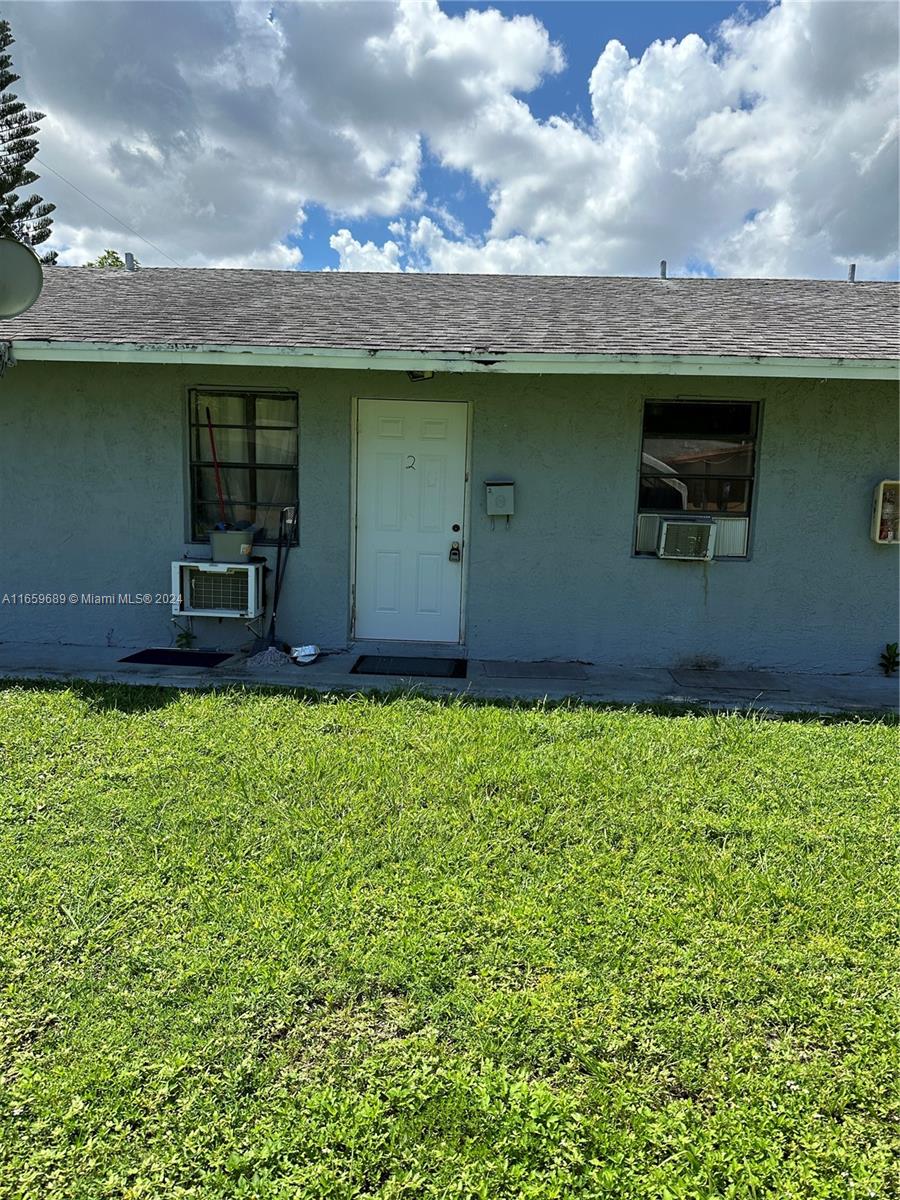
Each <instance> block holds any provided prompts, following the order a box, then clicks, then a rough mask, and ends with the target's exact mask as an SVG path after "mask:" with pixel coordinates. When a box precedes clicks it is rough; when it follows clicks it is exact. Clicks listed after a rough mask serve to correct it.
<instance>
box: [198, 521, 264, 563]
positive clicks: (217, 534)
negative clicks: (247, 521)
mask: <svg viewBox="0 0 900 1200" xmlns="http://www.w3.org/2000/svg"><path fill="white" fill-rule="evenodd" d="M209 544H210V546H212V560H213V562H220V563H245V562H247V560H248V559H249V558H250V555H251V554H252V553H253V530H252V529H211V530H210V531H209Z"/></svg>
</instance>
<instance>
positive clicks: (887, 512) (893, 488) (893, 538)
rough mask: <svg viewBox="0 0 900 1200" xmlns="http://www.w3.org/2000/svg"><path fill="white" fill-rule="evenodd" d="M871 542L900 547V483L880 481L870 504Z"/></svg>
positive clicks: (888, 480) (896, 481) (887, 480)
mask: <svg viewBox="0 0 900 1200" xmlns="http://www.w3.org/2000/svg"><path fill="white" fill-rule="evenodd" d="M872 541H873V542H877V543H878V544H879V546H890V545H900V481H898V480H896V479H882V481H881V483H879V484H878V486H877V487H876V488H875V496H874V499H873V503H872Z"/></svg>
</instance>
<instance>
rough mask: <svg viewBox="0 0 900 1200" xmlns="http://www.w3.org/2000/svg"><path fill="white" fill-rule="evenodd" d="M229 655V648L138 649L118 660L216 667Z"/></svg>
mask: <svg viewBox="0 0 900 1200" xmlns="http://www.w3.org/2000/svg"><path fill="white" fill-rule="evenodd" d="M231 657H232V653H231V651H230V650H229V651H225V652H224V653H223V652H222V651H221V650H172V649H168V650H138V652H137V654H129V655H127V656H126V657H125V658H120V659H119V662H124V663H144V664H146V665H147V666H154V667H217V666H219V664H220V663H223V662H224V661H225V659H226V658H231Z"/></svg>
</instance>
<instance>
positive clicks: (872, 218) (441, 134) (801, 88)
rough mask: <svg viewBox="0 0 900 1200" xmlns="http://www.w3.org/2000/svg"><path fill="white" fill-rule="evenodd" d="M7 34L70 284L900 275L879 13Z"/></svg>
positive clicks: (512, 8)
mask: <svg viewBox="0 0 900 1200" xmlns="http://www.w3.org/2000/svg"><path fill="white" fill-rule="evenodd" d="M4 14H5V15H6V16H7V18H8V19H9V20H10V21H11V23H12V27H13V32H14V34H15V37H16V45H15V47H14V61H15V65H16V69H17V70H18V72H19V74H20V75H21V77H22V82H21V85H20V87H19V90H20V91H21V93H22V95H23V98H24V99H25V100H26V101H27V102H29V103H30V104H31V105H33V106H35V107H38V108H40V109H41V110H42V111H44V112H45V113H46V114H47V116H46V119H45V121H44V122H43V123H42V127H41V159H42V161H43V162H46V163H47V164H48V166H49V167H50V168H52V170H51V171H46V170H45V172H44V174H43V177H42V178H41V181H40V189H41V191H42V193H43V194H44V195H45V196H46V197H47V199H48V200H51V201H53V202H54V203H56V204H57V206H58V207H57V213H56V215H55V225H54V243H53V247H54V248H55V249H57V250H58V251H59V253H60V262H61V263H62V264H70V263H71V264H77V263H81V262H85V261H87V260H88V259H92V258H95V257H96V256H97V254H98V253H100V252H102V251H103V250H104V249H105V248H106V247H114V248H117V249H119V250H120V251H122V250H131V251H132V252H135V253H137V255H138V257H139V258H140V259H141V261H142V262H143V263H145V264H146V265H162V264H163V263H166V262H169V261H170V260H174V261H176V262H177V263H179V264H180V265H185V266H223V267H266V268H276V269H285V270H322V269H328V270H365V271H408V270H417V271H449V272H467V271H468V272H471V271H479V272H532V273H539V274H541V273H543V274H547V273H556V274H580V273H593V274H618V275H622V274H637V275H647V274H652V273H654V272H655V271H656V270H657V269H658V263H659V260H660V259H661V258H665V259H666V260H667V262H668V264H669V272H670V274H673V275H676V274H696V273H715V274H719V275H728V276H737V275H752V276H768V277H778V276H806V277H809V276H816V277H823V278H840V277H844V276H846V272H847V267H848V264H849V263H850V262H855V263H857V264H858V276H859V277H860V278H863V279H865V278H873V277H874V278H885V277H895V276H896V275H897V265H898V249H897V229H898V211H897V196H898V190H900V184H898V178H897V163H898V153H897V103H896V97H897V87H898V65H897V42H898V6H897V5H896V4H895V3H892V2H889V0H827V2H826V0H815V2H813V3H804V2H803V0H781V2H780V3H772V4H768V3H746V4H743V5H740V6H738V5H733V4H720V3H713V2H710V3H681V2H679V0H669V2H668V3H658V2H646V3H642V2H630V3H618V2H617V3H595V2H592V0H583V2H581V3H568V2H560V3H534V4H526V3H511V4H501V5H499V6H497V5H494V6H491V5H488V4H487V3H476V4H469V3H456V2H454V0H445V2H444V3H443V4H440V3H438V0H368V2H365V3H351V2H343V0H330V2H328V3H324V4H319V3H307V2H295V0H263V2H262V3H255V2H254V0H249V2H246V3H231V2H230V0H207V2H205V3H193V2H190V0H173V2H171V3H164V4H163V3H155V4H154V3H138V2H133V3H132V2H128V0H107V2H105V3H90V2H85V0H79V2H69V3H67V2H63V3H60V4H52V5H51V4H42V3H30V2H27V0H7V3H6V4H5V5H4ZM73 45H78V46H79V47H82V48H87V49H86V52H85V53H80V54H79V55H73V54H72V53H71V47H72V46H73ZM54 171H55V172H58V174H54V173H53V172H54ZM60 176H62V177H64V178H65V179H68V180H71V181H72V183H73V184H74V185H75V186H76V187H77V188H78V189H79V190H78V191H76V190H74V189H73V188H72V187H70V186H68V185H67V184H66V183H65V182H63V179H62V178H60ZM86 197H90V198H92V199H93V200H94V201H96V202H97V204H99V205H102V209H101V208H98V207H97V204H94V203H92V202H91V200H90V199H87V198H86ZM104 209H105V210H106V212H104V211H103V210H104ZM109 213H113V214H115V215H116V217H118V218H120V219H121V221H123V222H125V223H126V224H127V225H128V226H129V227H130V229H132V230H136V231H137V234H138V235H140V236H142V237H144V238H146V239H148V240H149V241H150V242H152V243H153V244H154V245H153V246H149V245H147V243H146V242H142V241H141V240H140V237H138V236H137V235H135V234H130V233H128V232H126V231H124V230H123V228H122V225H121V224H119V223H118V222H117V221H115V220H113V219H111V218H110V217H109V216H108V214H109ZM154 247H160V248H161V251H162V253H159V252H157V250H156V249H155V248H154Z"/></svg>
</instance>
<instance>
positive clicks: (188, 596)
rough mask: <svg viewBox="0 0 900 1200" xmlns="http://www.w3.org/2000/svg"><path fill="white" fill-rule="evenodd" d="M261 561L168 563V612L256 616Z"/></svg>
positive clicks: (261, 600)
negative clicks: (170, 570)
mask: <svg viewBox="0 0 900 1200" xmlns="http://www.w3.org/2000/svg"><path fill="white" fill-rule="evenodd" d="M264 570H265V563H263V562H255V563H247V564H243V563H242V564H240V565H238V564H235V565H234V566H231V565H230V564H226V563H215V562H202V563H201V562H197V563H192V562H184V561H182V562H173V563H172V612H173V613H174V614H176V615H178V614H180V613H183V614H185V615H186V616H197V617H204V616H206V617H244V618H256V617H259V616H262V614H263V613H264V612H265V596H264V593H263V579H264Z"/></svg>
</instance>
